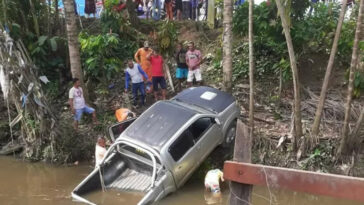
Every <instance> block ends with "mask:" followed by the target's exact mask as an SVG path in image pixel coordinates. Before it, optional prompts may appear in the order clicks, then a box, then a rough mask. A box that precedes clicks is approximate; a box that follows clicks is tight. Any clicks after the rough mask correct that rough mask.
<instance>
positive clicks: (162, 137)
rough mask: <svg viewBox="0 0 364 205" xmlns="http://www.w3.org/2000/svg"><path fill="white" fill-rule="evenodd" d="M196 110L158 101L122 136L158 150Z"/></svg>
mask: <svg viewBox="0 0 364 205" xmlns="http://www.w3.org/2000/svg"><path fill="white" fill-rule="evenodd" d="M195 114H196V111H193V110H191V109H188V108H185V107H182V106H180V105H177V104H173V103H171V102H169V101H159V102H157V103H155V104H154V105H153V106H152V107H150V108H149V109H148V110H147V111H145V112H144V113H143V114H142V115H141V116H139V118H138V119H137V120H135V122H133V123H132V124H131V125H130V126H129V127H128V128H127V129H126V130H125V132H124V133H123V134H122V137H126V138H130V139H133V140H137V141H140V142H142V143H144V144H147V145H149V146H152V147H154V148H156V149H157V150H160V149H161V148H162V147H163V145H164V144H165V143H166V142H168V140H169V139H170V138H171V137H172V136H173V134H175V133H176V132H177V131H178V130H179V129H180V128H181V127H182V126H183V125H184V124H185V123H186V122H187V121H188V120H189V119H190V118H191V117H193V116H194V115H195Z"/></svg>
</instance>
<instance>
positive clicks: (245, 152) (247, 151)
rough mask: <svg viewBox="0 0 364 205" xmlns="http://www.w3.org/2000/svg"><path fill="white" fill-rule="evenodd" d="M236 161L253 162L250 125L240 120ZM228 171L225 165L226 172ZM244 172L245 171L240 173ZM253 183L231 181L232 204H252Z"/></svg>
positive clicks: (235, 152) (236, 143)
mask: <svg viewBox="0 0 364 205" xmlns="http://www.w3.org/2000/svg"><path fill="white" fill-rule="evenodd" d="M236 128H237V129H236V137H235V148H234V159H233V160H234V161H237V162H247V163H250V162H251V145H252V142H251V140H252V139H251V138H250V137H249V132H248V127H247V126H246V125H245V124H244V123H242V122H241V121H240V120H238V123H237V126H236ZM225 172H226V170H225V166H224V173H225ZM239 174H243V173H239ZM252 188H253V186H252V185H248V184H240V183H237V182H233V181H232V182H231V183H230V205H238V204H239V205H248V204H251V203H250V202H251V192H252Z"/></svg>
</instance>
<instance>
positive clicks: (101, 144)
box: [95, 136, 106, 167]
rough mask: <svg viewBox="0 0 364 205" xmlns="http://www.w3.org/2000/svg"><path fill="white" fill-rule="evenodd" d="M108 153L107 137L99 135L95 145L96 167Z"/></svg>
mask: <svg viewBox="0 0 364 205" xmlns="http://www.w3.org/2000/svg"><path fill="white" fill-rule="evenodd" d="M105 154H106V141H105V138H104V137H102V136H99V137H98V138H97V143H96V146H95V167H97V166H98V165H100V163H101V161H102V160H103V159H104V157H105Z"/></svg>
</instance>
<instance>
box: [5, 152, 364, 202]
mask: <svg viewBox="0 0 364 205" xmlns="http://www.w3.org/2000/svg"><path fill="white" fill-rule="evenodd" d="M92 168H93V166H92V165H87V164H81V165H78V166H73V167H66V166H51V165H46V164H43V163H26V162H22V161H19V160H16V159H13V158H11V157H0V204H6V205H7V204H36V205H43V204H54V205H61V204H62V205H63V204H80V203H76V202H73V201H72V199H71V196H70V193H71V191H72V189H73V188H74V187H75V186H76V185H77V184H78V183H79V182H80V181H81V180H82V179H83V178H84V177H86V176H87V175H88V173H89V172H90V171H92ZM348 188H350V187H348ZM141 197H142V196H141V195H140V194H138V193H119V192H116V191H108V192H105V193H102V192H96V193H93V194H90V195H89V196H88V197H87V198H88V199H90V200H91V201H93V202H95V203H97V204H108V205H109V204H111V205H112V204H119V205H120V204H127V205H131V204H136V203H137V202H138V201H139V200H140V199H141ZM228 197H229V190H228V187H227V185H224V186H223V192H222V196H221V198H214V197H211V196H210V195H209V194H207V193H205V191H204V187H203V183H202V182H200V181H193V180H190V181H189V182H188V183H187V184H186V185H185V186H184V187H183V188H182V189H181V190H179V191H178V192H176V193H174V194H172V195H170V196H168V197H167V198H165V199H164V200H162V201H161V202H159V203H158V204H161V205H169V204H173V205H194V204H201V205H204V204H217V205H219V204H228ZM252 204H254V205H266V204H272V205H277V204H290V205H291V204H292V205H306V204H310V205H311V204H317V205H342V204H345V205H356V204H358V205H359V204H361V203H358V202H353V201H347V200H341V199H334V198H329V197H321V196H320V197H319V196H313V195H308V194H302V193H295V192H290V191H286V190H268V189H267V188H265V187H264V188H263V187H254V191H253V202H252Z"/></svg>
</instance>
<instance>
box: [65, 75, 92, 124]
mask: <svg viewBox="0 0 364 205" xmlns="http://www.w3.org/2000/svg"><path fill="white" fill-rule="evenodd" d="M68 102H69V104H70V107H71V112H72V114H73V115H74V123H73V126H74V128H75V130H77V129H78V123H79V121H80V120H81V117H82V114H83V113H88V114H92V120H93V121H94V123H95V124H96V123H97V118H96V112H95V109H94V108H92V107H89V106H87V105H86V103H85V98H84V97H83V90H82V88H81V87H80V80H79V79H78V78H74V79H73V87H72V88H71V89H70V92H69V101H68Z"/></svg>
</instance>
